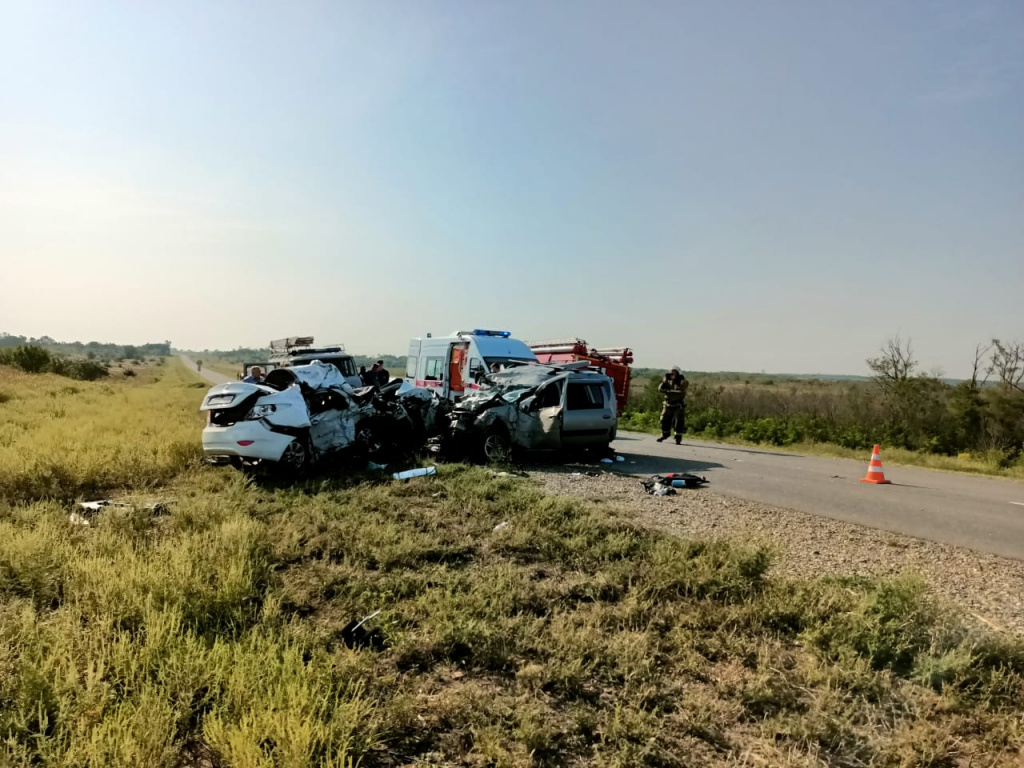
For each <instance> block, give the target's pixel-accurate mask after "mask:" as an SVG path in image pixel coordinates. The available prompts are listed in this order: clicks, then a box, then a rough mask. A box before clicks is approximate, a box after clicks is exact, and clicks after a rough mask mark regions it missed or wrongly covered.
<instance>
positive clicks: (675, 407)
mask: <svg viewBox="0 0 1024 768" xmlns="http://www.w3.org/2000/svg"><path fill="white" fill-rule="evenodd" d="M689 386H690V382H688V381H687V380H686V377H685V376H683V371H682V369H680V368H679V366H678V365H677V366H675V367H673V368H672V370H671V371H669V372H668V373H666V374H665V378H664V379H662V380H661V384H660V385H659V386H658V391H659V392H661V394H662V395H664V397H665V402H664V404H663V405H662V406H661V437H659V438H658V442H659V443H660V442H662V441H664V440H668V437H669V435H670V434H672V432H673V430H674V431H675V434H676V445H679V444H680V443H681V442H682V441H683V432H685V431H686V390H687V389H688V388H689Z"/></svg>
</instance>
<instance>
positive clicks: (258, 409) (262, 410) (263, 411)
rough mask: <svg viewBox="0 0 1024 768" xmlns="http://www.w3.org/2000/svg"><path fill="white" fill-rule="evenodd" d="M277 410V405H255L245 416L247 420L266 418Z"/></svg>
mask: <svg viewBox="0 0 1024 768" xmlns="http://www.w3.org/2000/svg"><path fill="white" fill-rule="evenodd" d="M276 410H277V406H276V405H254V406H253V407H252V410H251V411H249V413H248V415H246V417H245V418H246V420H256V419H265V418H266V417H267V416H269V415H270V414H272V413H273V412H274V411H276Z"/></svg>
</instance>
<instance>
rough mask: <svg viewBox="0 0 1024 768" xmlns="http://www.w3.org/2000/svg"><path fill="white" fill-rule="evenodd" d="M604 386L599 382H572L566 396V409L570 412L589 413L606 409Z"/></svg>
mask: <svg viewBox="0 0 1024 768" xmlns="http://www.w3.org/2000/svg"><path fill="white" fill-rule="evenodd" d="M604 393H605V387H604V384H599V383H597V382H585V383H584V382H570V383H569V391H568V393H567V394H566V408H568V409H569V410H570V411H588V410H595V409H601V408H604Z"/></svg>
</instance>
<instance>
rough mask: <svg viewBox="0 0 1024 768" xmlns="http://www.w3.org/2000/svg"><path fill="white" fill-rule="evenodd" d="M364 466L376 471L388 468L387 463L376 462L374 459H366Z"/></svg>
mask: <svg viewBox="0 0 1024 768" xmlns="http://www.w3.org/2000/svg"><path fill="white" fill-rule="evenodd" d="M366 468H367V469H372V470H375V471H377V472H383V471H384V470H385V469H387V468H388V465H387V464H378V463H377V462H375V461H368V462H366Z"/></svg>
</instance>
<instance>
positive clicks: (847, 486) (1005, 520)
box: [613, 432, 1024, 560]
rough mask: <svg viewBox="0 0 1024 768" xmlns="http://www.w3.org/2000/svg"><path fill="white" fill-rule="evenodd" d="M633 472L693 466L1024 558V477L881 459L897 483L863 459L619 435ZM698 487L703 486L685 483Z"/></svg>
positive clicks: (808, 504)
mask: <svg viewBox="0 0 1024 768" xmlns="http://www.w3.org/2000/svg"><path fill="white" fill-rule="evenodd" d="M613 447H614V448H615V449H616V451H617V452H618V453H619V454H620V455H622V456H624V457H625V459H626V461H625V462H623V463H617V464H616V465H615V469H616V470H620V471H626V472H630V473H635V474H641V475H648V474H663V473H665V472H693V473H695V474H699V475H705V476H706V477H707V478H708V480H709V481H710V482H709V484H708V487H709V488H711V489H713V490H714V491H717V492H719V493H724V494H727V495H731V496H737V497H739V498H743V499H751V500H754V501H760V502H764V503H766V504H772V505H774V506H778V507H788V508H790V509H797V510H800V511H802V512H808V513H810V514H814V515H823V516H825V517H831V518H834V519H837V520H846V521H848V522H852V523H859V524H861V525H867V526H871V527H872V528H881V529H883V530H889V531H897V532H899V533H905V534H908V535H910V536H915V537H917V538H920V539H930V540H932V541H940V542H944V543H947V544H954V545H957V546H963V547H969V548H971V549H975V550H979V551H982V552H990V553H992V554H996V555H1003V556H1005V557H1013V558H1017V559H1021V560H1024V482H1019V481H1015V480H1006V479H1003V478H996V477H980V476H972V475H960V474H955V473H952V472H937V471H934V470H928V469H915V468H911V467H895V466H891V465H890V466H886V465H885V450H884V448H883V450H882V464H883V468H884V470H885V477H886V479H887V480H891V481H892V483H893V484H892V485H869V484H867V483H862V482H860V478H862V477H864V475H865V474H866V470H867V467H868V461H869V460H870V458H871V455H870V452H865V455H864V461H862V462H858V461H853V460H851V459H831V458H820V457H816V456H801V455H795V454H791V453H778V452H775V451H771V450H762V449H759V448H743V447H740V446H735V445H720V444H717V443H698V442H687V441H685V440H684V441H683V444H682V445H679V446H677V445H676V444H675V443H673V442H671V441H666V442H664V443H658V442H656V440H655V437H654V436H653V435H645V434H639V433H635V432H627V433H622V432H620V433H619V437H618V439H617V440H616V441H615V443H614V444H613ZM681 492H683V493H694V492H696V493H699V491H681Z"/></svg>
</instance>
